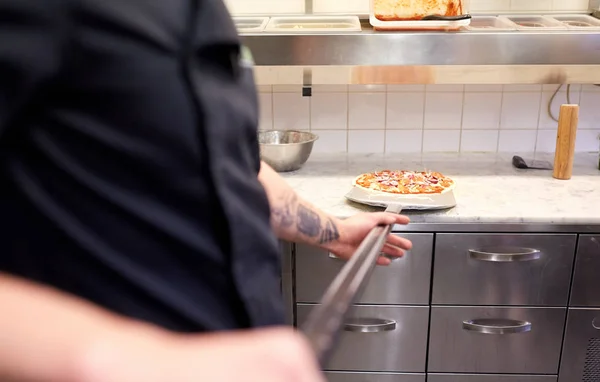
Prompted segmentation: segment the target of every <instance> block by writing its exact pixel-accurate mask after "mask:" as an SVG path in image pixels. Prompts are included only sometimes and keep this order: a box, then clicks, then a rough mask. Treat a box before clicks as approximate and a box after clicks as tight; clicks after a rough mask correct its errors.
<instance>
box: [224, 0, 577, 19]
mask: <svg viewBox="0 0 600 382" xmlns="http://www.w3.org/2000/svg"><path fill="white" fill-rule="evenodd" d="M470 1H471V12H472V13H510V12H536V11H537V12H568V11H572V12H573V11H575V12H582V11H587V9H588V0H470ZM225 4H227V6H228V8H229V10H230V12H231V13H233V14H236V15H242V14H246V15H247V14H266V15H268V14H297V13H304V11H305V10H304V0H225ZM313 12H314V13H346V14H367V13H369V0H343V1H341V0H313Z"/></svg>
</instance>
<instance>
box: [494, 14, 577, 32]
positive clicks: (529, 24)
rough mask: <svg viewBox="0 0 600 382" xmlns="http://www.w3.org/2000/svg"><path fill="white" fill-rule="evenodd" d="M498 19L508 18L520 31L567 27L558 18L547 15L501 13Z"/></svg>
mask: <svg viewBox="0 0 600 382" xmlns="http://www.w3.org/2000/svg"><path fill="white" fill-rule="evenodd" d="M498 18H499V19H502V20H504V21H506V20H508V21H509V22H513V23H515V24H516V25H517V30H520V31H532V30H535V31H550V30H566V29H567V27H566V26H565V25H564V24H563V23H561V22H560V21H558V20H554V19H552V18H549V17H544V16H535V15H533V16H532V15H503V16H499V17H498Z"/></svg>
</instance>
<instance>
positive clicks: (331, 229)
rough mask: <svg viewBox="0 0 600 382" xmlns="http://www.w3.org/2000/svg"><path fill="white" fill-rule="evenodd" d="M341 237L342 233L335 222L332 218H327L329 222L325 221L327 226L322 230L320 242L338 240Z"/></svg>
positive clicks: (325, 242)
mask: <svg viewBox="0 0 600 382" xmlns="http://www.w3.org/2000/svg"><path fill="white" fill-rule="evenodd" d="M339 238H340V233H339V231H338V229H337V226H336V224H335V222H334V221H333V219H331V218H329V219H327V222H326V223H325V227H323V230H322V231H321V237H320V239H319V244H327V243H330V242H332V241H336V240H337V239H339Z"/></svg>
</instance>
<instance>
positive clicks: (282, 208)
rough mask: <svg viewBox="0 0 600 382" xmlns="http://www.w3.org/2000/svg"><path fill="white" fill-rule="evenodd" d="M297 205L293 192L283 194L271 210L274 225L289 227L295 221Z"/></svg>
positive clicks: (296, 196) (296, 197)
mask: <svg viewBox="0 0 600 382" xmlns="http://www.w3.org/2000/svg"><path fill="white" fill-rule="evenodd" d="M297 205H298V195H296V193H295V192H289V193H288V194H287V195H284V197H283V198H282V201H281V203H279V204H278V205H277V206H275V207H274V208H273V210H272V211H271V220H272V221H273V222H272V223H273V225H274V226H279V227H280V228H284V229H285V228H289V227H291V226H292V225H293V224H294V223H295V222H296V216H295V211H296V206H297Z"/></svg>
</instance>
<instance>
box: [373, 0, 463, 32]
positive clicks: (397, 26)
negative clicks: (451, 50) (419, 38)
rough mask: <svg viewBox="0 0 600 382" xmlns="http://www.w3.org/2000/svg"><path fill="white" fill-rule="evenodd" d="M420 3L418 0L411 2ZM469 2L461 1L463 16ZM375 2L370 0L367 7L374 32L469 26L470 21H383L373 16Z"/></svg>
mask: <svg viewBox="0 0 600 382" xmlns="http://www.w3.org/2000/svg"><path fill="white" fill-rule="evenodd" d="M412 1H415V2H416V1H420V0H412ZM469 6H470V1H469V0H462V11H463V14H469ZM375 13H376V12H375V2H374V0H370V6H369V23H370V24H371V26H373V28H374V29H375V30H392V31H394V30H397V31H401V30H441V31H444V30H459V29H460V28H462V27H465V26H467V25H469V23H470V22H471V19H466V20H457V21H443V20H426V21H424V20H402V21H384V20H380V19H378V18H377V17H376V16H375Z"/></svg>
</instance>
